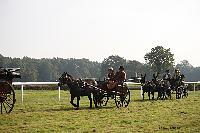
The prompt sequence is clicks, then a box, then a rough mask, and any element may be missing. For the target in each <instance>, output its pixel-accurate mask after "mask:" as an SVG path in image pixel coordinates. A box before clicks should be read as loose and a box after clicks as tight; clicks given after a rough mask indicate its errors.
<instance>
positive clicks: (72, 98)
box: [70, 95, 77, 107]
mask: <svg viewBox="0 0 200 133" xmlns="http://www.w3.org/2000/svg"><path fill="white" fill-rule="evenodd" d="M74 98H75V96H73V95H71V101H70V103H71V104H72V105H73V106H74V107H77V105H76V104H74V103H73V101H74Z"/></svg>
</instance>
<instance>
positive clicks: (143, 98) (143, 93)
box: [142, 91, 144, 100]
mask: <svg viewBox="0 0 200 133" xmlns="http://www.w3.org/2000/svg"><path fill="white" fill-rule="evenodd" d="M142 96H143V100H144V91H143V93H142Z"/></svg>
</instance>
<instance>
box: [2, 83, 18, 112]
mask: <svg viewBox="0 0 200 133" xmlns="http://www.w3.org/2000/svg"><path fill="white" fill-rule="evenodd" d="M15 101H16V99H15V92H14V89H13V86H12V85H10V84H9V83H7V82H0V103H1V114H3V113H7V114H8V113H10V112H11V111H12V109H13V107H14V104H15Z"/></svg>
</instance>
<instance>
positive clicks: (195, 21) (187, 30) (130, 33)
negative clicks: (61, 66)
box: [0, 0, 200, 67]
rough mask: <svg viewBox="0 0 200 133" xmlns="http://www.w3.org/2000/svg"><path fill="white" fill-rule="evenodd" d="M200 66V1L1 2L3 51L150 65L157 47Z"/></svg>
mask: <svg viewBox="0 0 200 133" xmlns="http://www.w3.org/2000/svg"><path fill="white" fill-rule="evenodd" d="M156 46H163V47H164V48H166V49H168V48H170V50H171V52H172V53H173V54H174V59H175V62H176V63H180V61H182V60H188V61H189V63H190V64H192V65H193V66H195V67H198V66H200V59H199V51H200V1H199V0H0V54H2V55H3V56H6V57H13V58H14V57H17V58H23V57H24V56H28V57H31V58H53V57H59V58H65V59H67V58H77V59H80V58H87V59H89V60H91V61H98V62H102V61H103V60H104V59H105V58H107V57H109V56H110V55H119V56H120V57H123V58H125V59H127V60H137V61H139V62H141V63H144V62H145V60H144V56H145V54H146V53H148V52H150V51H151V48H154V47H156Z"/></svg>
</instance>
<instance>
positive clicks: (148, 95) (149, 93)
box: [148, 91, 151, 100]
mask: <svg viewBox="0 0 200 133" xmlns="http://www.w3.org/2000/svg"><path fill="white" fill-rule="evenodd" d="M148 97H149V100H150V99H151V96H150V91H148Z"/></svg>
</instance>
